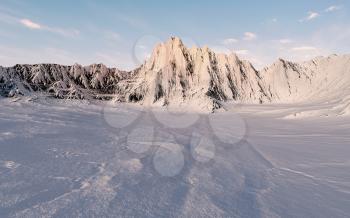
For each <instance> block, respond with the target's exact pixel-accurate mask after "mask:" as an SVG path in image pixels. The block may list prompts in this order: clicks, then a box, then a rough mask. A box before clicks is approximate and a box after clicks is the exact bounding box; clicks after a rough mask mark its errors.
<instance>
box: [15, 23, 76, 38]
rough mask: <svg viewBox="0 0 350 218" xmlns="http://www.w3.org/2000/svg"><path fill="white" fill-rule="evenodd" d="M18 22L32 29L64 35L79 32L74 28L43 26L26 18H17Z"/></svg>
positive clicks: (74, 34) (73, 34)
mask: <svg viewBox="0 0 350 218" xmlns="http://www.w3.org/2000/svg"><path fill="white" fill-rule="evenodd" d="M19 23H21V24H22V25H23V26H25V27H27V28H29V29H32V30H45V31H48V32H51V33H56V34H59V35H62V36H65V37H75V36H78V35H79V34H80V32H79V30H76V29H62V28H58V27H50V26H45V25H42V24H39V23H37V22H34V21H32V20H30V19H27V18H24V19H19Z"/></svg>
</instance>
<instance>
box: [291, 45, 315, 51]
mask: <svg viewBox="0 0 350 218" xmlns="http://www.w3.org/2000/svg"><path fill="white" fill-rule="evenodd" d="M291 50H292V51H300V52H305V51H316V50H317V48H315V47H313V46H300V47H294V48H292V49H291Z"/></svg>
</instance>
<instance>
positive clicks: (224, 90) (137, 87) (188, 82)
mask: <svg viewBox="0 0 350 218" xmlns="http://www.w3.org/2000/svg"><path fill="white" fill-rule="evenodd" d="M134 75H135V76H134V77H133V82H132V85H131V86H130V84H127V85H128V86H129V87H128V88H125V89H126V90H127V91H126V93H128V94H127V96H126V99H127V100H129V101H141V102H143V103H145V102H146V103H149V104H154V103H156V104H160V105H179V104H181V103H183V102H185V103H186V104H188V103H189V102H191V103H193V104H198V103H200V104H201V105H202V106H203V107H206V106H211V105H212V104H213V102H215V100H218V101H228V100H236V101H242V102H260V103H262V102H269V101H270V100H271V99H270V98H269V94H268V93H266V90H265V88H264V84H263V82H262V80H261V77H260V75H259V72H258V71H257V70H255V69H254V67H253V66H252V65H251V64H250V63H249V62H247V61H241V60H240V59H239V58H238V57H237V56H236V55H235V54H231V55H224V54H215V53H214V52H212V51H211V50H210V49H209V48H207V47H204V48H192V49H188V48H186V47H185V46H184V44H183V43H182V42H181V40H180V39H179V38H171V39H170V40H169V41H167V42H166V43H162V44H160V45H158V46H157V47H156V48H155V49H154V51H153V53H152V56H151V58H150V59H149V60H147V61H146V63H145V64H143V65H142V66H141V67H140V68H138V69H137V70H135V72H134ZM125 86H126V85H125ZM125 86H124V87H125ZM213 100H214V101H213ZM214 104H215V103H214Z"/></svg>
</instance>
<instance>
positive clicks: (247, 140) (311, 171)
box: [0, 98, 350, 217]
mask: <svg viewBox="0 0 350 218" xmlns="http://www.w3.org/2000/svg"><path fill="white" fill-rule="evenodd" d="M106 107H107V108H106ZM116 107H117V106H116V105H106V104H105V103H96V104H85V103H83V104H82V103H81V101H65V100H60V102H58V101H50V102H48V100H46V101H41V102H37V101H34V102H26V101H23V100H19V101H17V102H13V101H12V100H10V99H6V98H5V99H1V100H0V123H1V125H0V217H135V216H139V217H193V216H197V217H347V216H348V214H350V209H349V202H350V171H349V170H348V169H349V167H350V162H349V157H348V156H349V155H348V154H349V152H350V147H349V145H350V122H349V121H350V118H349V117H347V116H343V117H336V116H333V117H327V118H326V119H325V118H322V117H318V116H316V117H312V118H308V119H286V118H285V117H286V116H288V114H293V113H296V112H298V111H300V110H305V109H310V108H312V107H315V106H313V105H309V106H306V105H304V106H303V107H301V106H293V105H290V104H289V105H277V104H274V105H265V106H264V105H241V106H240V105H226V109H227V111H226V112H221V113H219V114H220V117H219V119H218V120H219V121H218V122H215V121H217V120H215V116H216V114H207V113H206V114H198V120H197V121H196V122H194V123H193V124H192V125H190V126H188V125H184V127H183V128H179V126H176V127H175V128H174V127H172V126H171V125H166V123H162V120H159V119H157V116H156V115H155V114H156V113H161V111H154V110H148V109H147V108H144V110H143V111H142V112H140V113H138V110H139V108H138V107H135V108H130V110H124V108H125V107H129V106H128V105H123V106H121V108H120V110H116V111H115V113H116V114H115V115H114V116H111V113H112V112H111V110H110V109H111V108H116ZM106 111H107V112H108V113H109V114H108V115H107V116H106V114H105V112H106ZM163 113H164V111H163ZM135 114H138V115H137V116H135ZM118 115H119V116H118ZM128 116H129V119H125V117H128ZM169 116H173V114H170V115H169ZM225 116H226V119H225ZM232 117H234V119H235V120H236V122H238V123H239V122H243V123H244V125H242V126H241V128H244V129H243V130H242V129H241V130H240V133H239V134H236V135H235V134H233V136H235V137H236V138H239V139H240V140H233V141H230V139H229V137H230V135H231V133H235V132H236V131H237V130H238V129H235V128H237V125H236V126H234V125H233V126H232V128H231V127H230V125H228V124H225V123H223V124H222V125H223V126H220V123H221V122H223V121H225V120H232ZM108 118H109V119H114V122H111V120H107V119H108ZM118 119H121V120H122V121H121V122H122V124H123V125H121V126H118V125H117V123H118V122H117V121H118ZM125 120H127V122H125ZM210 120H211V121H210ZM130 121H131V122H130ZM213 121H214V122H213ZM168 122H171V120H170V119H169V120H168ZM185 124H186V123H185ZM148 128H153V130H151V129H148ZM213 129H214V130H216V132H215V131H213ZM142 130H144V131H142ZM134 131H137V133H138V134H135V132H134ZM218 131H221V133H222V134H220V132H218ZM143 133H144V134H143ZM152 135H153V136H152ZM145 139H147V140H145ZM199 139H200V140H199ZM130 142H131V143H130ZM145 143H146V144H145ZM137 144H138V145H146V146H145V147H146V148H147V149H144V150H140V149H139V148H138V146H137ZM132 148H134V149H132Z"/></svg>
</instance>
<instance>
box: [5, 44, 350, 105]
mask: <svg viewBox="0 0 350 218" xmlns="http://www.w3.org/2000/svg"><path fill="white" fill-rule="evenodd" d="M349 87H350V55H342V56H338V55H331V56H329V57H317V58H314V59H313V60H310V61H306V62H302V63H294V62H290V61H286V60H283V59H279V60H277V61H276V62H275V63H274V64H272V65H271V66H269V67H266V68H264V69H262V70H260V71H259V70H257V69H255V68H254V66H253V65H252V64H251V63H250V62H248V61H246V60H241V59H240V58H239V57H238V56H237V55H236V54H234V53H231V54H217V53H215V52H213V51H212V50H210V48H208V47H203V48H197V47H193V48H187V47H186V46H185V45H184V44H183V43H182V41H181V40H180V39H179V38H177V37H171V38H170V39H169V40H168V41H167V42H165V43H161V44H159V45H157V46H156V47H155V48H154V50H153V52H152V55H151V56H150V58H149V59H147V60H146V61H145V63H144V64H142V65H141V66H140V67H138V68H136V69H134V70H132V71H122V70H118V69H116V68H107V67H106V66H105V65H103V64H93V65H89V66H81V65H79V64H75V65H73V66H63V65H57V64H34V65H27V64H24V65H19V64H18V65H15V66H13V67H0V95H1V96H5V97H13V96H18V95H30V94H31V93H32V92H41V93H46V94H47V95H48V96H50V97H56V98H73V99H102V100H116V101H120V102H135V103H139V104H143V105H160V106H179V105H190V106H193V107H194V106H195V107H197V108H198V107H199V108H202V109H208V110H213V109H215V108H219V107H220V106H221V105H220V102H226V101H234V102H240V103H258V104H263V103H296V102H309V101H319V100H327V99H334V98H346V97H347V96H349V95H350V91H349Z"/></svg>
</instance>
